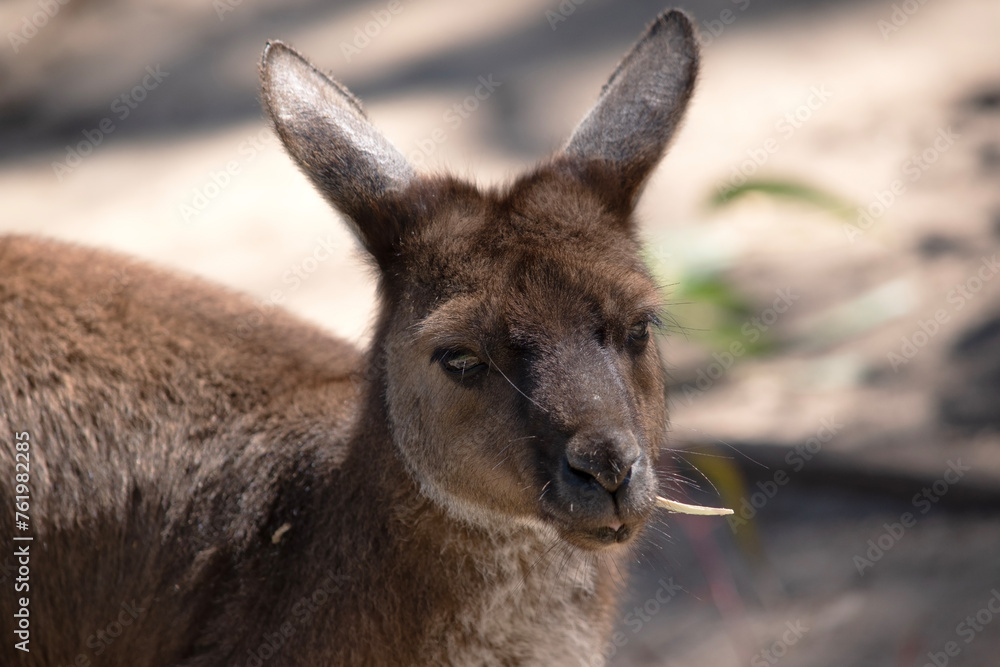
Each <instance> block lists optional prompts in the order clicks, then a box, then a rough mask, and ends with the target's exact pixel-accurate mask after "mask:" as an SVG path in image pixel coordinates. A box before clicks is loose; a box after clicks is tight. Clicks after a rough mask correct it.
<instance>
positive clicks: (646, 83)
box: [558, 10, 698, 209]
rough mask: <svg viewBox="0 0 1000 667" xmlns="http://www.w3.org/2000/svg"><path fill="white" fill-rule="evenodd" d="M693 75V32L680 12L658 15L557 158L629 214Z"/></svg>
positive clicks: (695, 62)
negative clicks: (609, 192) (593, 180)
mask: <svg viewBox="0 0 1000 667" xmlns="http://www.w3.org/2000/svg"><path fill="white" fill-rule="evenodd" d="M697 75H698V43H697V40H696V38H695V29H694V26H693V25H692V24H691V21H690V19H688V17H687V16H686V15H685V14H684V13H683V12H681V11H678V10H670V11H667V12H664V13H663V14H661V15H660V16H659V17H657V19H656V20H655V21H654V22H653V23H652V25H650V26H649V27H648V28H647V29H646V32H645V33H644V34H643V35H642V37H640V38H639V41H638V42H636V44H635V46H633V47H632V50H631V51H629V52H628V54H627V55H626V56H625V58H623V59H622V61H621V63H620V64H619V65H618V68H617V69H616V70H615V71H614V73H613V74H612V75H611V78H610V79H608V82H607V83H606V84H605V85H604V88H603V89H602V90H601V96H600V98H599V99H598V101H597V104H596V105H595V106H594V108H593V109H591V110H590V113H588V114H587V116H586V117H585V118H584V119H583V121H582V122H581V123H580V125H579V126H578V127H577V128H576V130H575V131H574V132H573V136H572V137H571V138H570V140H569V142H568V143H567V144H566V147H565V148H563V150H562V152H561V154H560V155H559V156H558V158H561V159H562V160H565V161H568V162H569V163H570V165H571V167H572V168H573V170H574V171H576V172H578V173H579V174H580V175H581V176H583V177H584V178H587V177H588V175H589V176H590V177H595V176H596V177H598V178H600V180H601V181H602V182H603V184H605V185H607V186H611V187H614V188H615V189H616V190H617V192H616V194H615V199H616V200H619V199H620V203H621V204H622V205H624V206H625V207H627V208H629V209H631V207H632V206H634V205H635V201H636V199H637V198H638V195H639V193H640V191H641V190H642V186H643V185H644V184H645V182H646V179H647V178H648V177H649V174H650V173H651V172H652V171H653V168H654V167H656V165H657V163H658V162H659V161H660V158H662V157H663V153H664V151H665V150H666V147H667V144H668V143H669V142H670V139H671V138H672V137H673V135H674V132H675V131H676V129H677V127H678V125H679V124H680V122H681V119H682V118H683V116H684V111H685V109H687V105H688V101H689V100H690V99H691V93H692V92H693V91H694V84H695V79H696V78H697ZM595 172H596V173H595Z"/></svg>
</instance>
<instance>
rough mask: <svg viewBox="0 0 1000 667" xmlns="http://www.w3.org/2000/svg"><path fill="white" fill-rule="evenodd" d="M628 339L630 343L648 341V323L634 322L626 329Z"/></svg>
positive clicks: (643, 321)
mask: <svg viewBox="0 0 1000 667" xmlns="http://www.w3.org/2000/svg"><path fill="white" fill-rule="evenodd" d="M628 339H629V342H631V343H643V342H645V341H647V340H649V321H648V320H642V321H641V322H636V323H635V324H633V325H632V326H630V327H629V329H628Z"/></svg>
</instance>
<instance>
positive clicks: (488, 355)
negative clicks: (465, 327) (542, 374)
mask: <svg viewBox="0 0 1000 667" xmlns="http://www.w3.org/2000/svg"><path fill="white" fill-rule="evenodd" d="M486 360H487V361H489V362H490V368H495V369H497V373H499V374H500V376H501V377H502V378H503V379H504V380H506V381H507V384H509V385H510V386H512V387H513V388H514V391H516V392H517V393H519V394H520V395H521V396H524V397H525V398H526V399H528V402H530V403H531V404H532V405H534V406H535V407H536V408H538V409H539V410H541V411H542V412H544V413H545V414H549V411H548V410H546V409H545V408H543V407H542V406H540V405H539V404H538V403H536V402H535V400H534V399H533V398H531V397H530V396H528V395H527V394H525V393H524V392H523V391H521V390H520V389H518V388H517V385H516V384H514V383H513V382H511V380H510V378H509V377H507V375H506V373H504V372H503V371H502V370H500V367H499V366H497V365H496V364H495V363H494V362H493V357H491V356H490V352H489V350H486Z"/></svg>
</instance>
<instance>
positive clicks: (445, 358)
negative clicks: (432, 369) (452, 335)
mask: <svg viewBox="0 0 1000 667" xmlns="http://www.w3.org/2000/svg"><path fill="white" fill-rule="evenodd" d="M434 356H435V357H437V361H438V363H440V364H441V367H442V368H444V369H445V370H446V371H447V372H448V373H451V374H452V375H460V376H463V377H464V376H467V375H471V374H473V373H478V372H479V371H481V370H483V369H484V368H486V364H485V363H484V362H483V361H481V360H480V359H479V357H477V356H476V355H474V354H472V353H471V352H469V351H468V350H441V351H439V352H437V353H435V355H434Z"/></svg>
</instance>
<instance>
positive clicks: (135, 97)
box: [0, 0, 1000, 667]
mask: <svg viewBox="0 0 1000 667" xmlns="http://www.w3.org/2000/svg"><path fill="white" fill-rule="evenodd" d="M675 4H676V5H679V6H682V7H684V8H685V9H687V10H688V11H689V12H690V13H691V14H692V15H693V16H694V17H695V19H696V21H697V23H698V24H699V29H700V31H701V42H702V51H703V69H702V75H701V79H700V83H699V87H698V91H697V94H696V96H695V99H694V102H693V104H692V106H691V108H690V110H689V113H688V116H687V121H686V124H685V126H684V127H683V129H682V131H681V132H680V134H679V136H678V137H677V139H676V141H675V143H674V145H673V147H672V150H671V152H670V154H669V156H668V157H667V159H666V160H665V161H664V163H663V165H662V166H661V167H660V169H659V170H658V171H657V173H656V174H655V176H654V177H653V179H652V182H651V183H650V185H649V187H648V189H647V191H646V193H645V196H644V198H643V200H642V204H641V207H640V212H639V213H640V219H641V221H642V225H643V234H644V238H645V240H646V244H647V253H648V260H649V262H650V265H651V267H653V270H654V271H656V272H657V274H658V275H659V276H660V278H661V279H662V281H663V284H664V289H665V294H666V297H667V300H668V301H669V303H670V308H669V311H670V316H671V320H672V322H671V327H670V332H669V334H668V335H667V336H665V337H664V338H663V339H662V340H661V341H660V344H661V345H662V346H663V349H664V353H665V356H666V358H667V359H668V365H669V371H670V375H671V378H672V387H671V392H672V399H671V404H672V420H673V447H674V448H675V451H673V452H670V456H668V457H667V458H668V459H669V461H666V462H665V464H664V475H665V477H666V475H667V473H668V472H669V473H671V474H672V475H674V476H677V477H679V478H680V479H681V480H683V481H681V482H668V485H667V487H666V488H667V489H668V490H669V493H670V494H671V495H673V496H675V497H677V498H679V499H685V498H686V499H688V500H695V501H699V502H707V503H713V504H715V503H722V504H725V505H726V506H728V507H732V508H734V509H735V510H736V514H735V515H734V516H733V517H730V518H729V519H728V520H727V519H711V518H710V519H706V518H692V517H674V516H666V517H664V519H663V520H662V522H660V523H659V525H658V526H656V528H655V529H654V530H653V531H650V534H649V537H648V539H647V540H646V542H645V544H644V545H643V547H642V548H641V549H639V550H638V551H637V552H636V554H635V558H634V563H633V577H632V580H631V585H630V588H629V598H628V601H627V603H626V604H625V605H624V607H623V609H622V610H621V622H620V627H619V630H618V632H617V633H616V634H615V637H614V642H613V644H612V646H610V647H609V649H608V654H609V657H610V661H611V663H612V664H614V665H621V666H625V665H672V666H676V667H687V666H690V667H694V666H699V667H701V666H704V665H712V666H713V667H726V666H729V665H734V666H735V665H750V666H751V667H760V666H761V665H775V664H778V663H781V664H784V665H790V666H791V665H803V666H816V667H821V666H823V667H828V666H829V665H851V666H853V667H858V666H868V665H871V666H900V667H911V666H914V667H923V666H924V665H934V666H935V667H942V666H943V665H970V666H971V665H977V666H982V665H996V664H998V658H997V657H996V656H997V655H1000V514H998V510H1000V433H998V429H1000V279H997V274H998V272H1000V263H998V260H997V255H998V251H1000V187H998V186H1000V40H998V39H997V37H996V35H997V31H998V29H1000V3H998V2H996V0H947V2H946V1H945V0H898V1H896V2H890V1H888V0H886V1H883V0H841V1H839V2H823V1H820V0H815V1H809V0H700V1H698V2H695V1H693V0H692V1H688V2H678V3H675ZM664 8H665V5H663V4H661V2H651V1H647V0H632V1H629V2H612V1H611V0H562V1H561V2H560V1H559V0H509V1H508V2H503V3H501V2H492V3H487V2H481V1H478V0H438V1H434V2H431V1H430V0H393V1H392V2H389V1H388V0H376V1H374V2H367V1H360V0H359V1H350V0H345V1H342V2H326V3H324V2H319V1H317V0H288V1H286V2H276V1H272V2H265V1H263V0H172V1H170V2H167V1H166V0H160V1H156V0H148V1H141V0H6V2H4V3H3V4H0V26H2V27H3V33H2V35H0V37H2V38H3V40H2V41H3V43H2V44H0V201H2V202H3V205H2V212H0V232H3V233H9V232H18V233H31V234H41V235H46V236H51V237H57V238H61V239H66V240H71V241H76V242H80V243H84V244H87V245H94V246H101V247H107V248H113V249H117V250H120V251H124V252H127V253H129V254H133V255H137V256H140V257H143V258H146V259H148V260H150V261H152V262H155V263H158V264H160V265H166V266H170V267H174V268H176V269H178V270H181V271H185V272H189V273H195V274H198V275H201V276H204V277H205V278H207V279H210V280H212V281H216V282H219V283H222V284H225V285H228V286H231V287H233V288H236V289H239V290H242V291H245V292H248V293H250V294H252V295H254V296H255V297H256V298H258V299H260V301H261V302H262V303H271V302H273V301H278V300H280V301H281V302H282V303H283V304H285V305H287V307H288V308H290V309H291V310H293V311H294V312H296V313H298V314H299V315H301V316H302V317H303V318H305V319H308V320H311V321H313V322H316V323H317V324H318V325H320V326H322V327H324V328H325V329H327V330H329V331H332V332H334V333H336V334H339V335H342V336H345V337H347V338H349V339H351V340H353V341H356V342H358V343H361V344H363V343H364V341H365V340H366V337H367V335H368V322H369V316H370V315H371V311H372V299H373V283H372V280H371V277H370V274H369V273H368V271H367V269H366V268H365V267H364V263H363V262H362V261H361V260H360V259H359V257H358V256H357V254H356V250H355V247H354V244H353V242H352V241H351V239H350V237H349V236H348V234H347V233H346V232H345V230H344V228H343V226H342V225H341V224H340V222H339V221H338V220H337V215H336V214H335V213H333V212H332V211H331V210H329V209H328V207H327V206H326V205H325V204H324V203H323V201H322V200H321V199H320V197H319V196H318V195H317V194H316V193H314V192H313V190H312V189H311V187H310V186H309V184H308V183H307V181H306V179H305V178H304V177H303V176H302V175H301V174H299V173H298V172H297V171H296V169H295V168H294V167H293V166H292V163H291V161H290V160H289V159H288V158H287V157H285V155H284V154H283V153H282V151H281V149H280V147H279V145H278V144H277V141H276V140H275V139H274V138H273V137H272V136H271V134H270V132H269V131H268V130H267V129H266V126H265V124H264V122H263V120H262V114H261V111H260V108H259V104H258V99H257V63H258V59H259V56H260V52H261V49H262V47H263V45H264V42H265V40H267V39H275V38H277V39H282V40H284V41H287V42H289V43H291V44H292V45H293V46H295V47H296V48H298V49H299V50H300V51H302V52H303V53H305V54H306V55H307V56H308V57H309V58H311V59H312V60H313V61H314V62H315V63H316V64H317V65H319V66H320V67H321V68H323V69H325V70H327V71H329V72H330V73H331V74H332V75H333V76H334V77H336V78H337V79H339V80H340V81H342V82H344V83H345V84H347V86H348V87H350V88H351V90H352V91H354V92H355V93H356V94H357V95H358V96H359V97H360V98H361V99H362V100H363V101H364V103H365V105H366V107H367V109H368V112H369V114H370V116H371V117H372V118H373V120H374V122H375V123H376V125H378V126H379V127H380V128H382V129H383V130H384V132H385V134H386V135H387V136H388V137H389V138H390V140H392V141H393V142H394V143H395V144H396V146H398V147H399V148H400V149H401V150H402V151H403V152H404V153H405V154H406V155H408V156H409V157H410V159H411V160H412V161H413V162H414V163H415V164H417V165H418V166H420V167H421V168H422V169H425V170H427V171H436V170H440V169H443V168H444V167H445V166H447V167H448V168H449V169H452V170H454V171H456V172H457V173H458V174H460V175H463V176H466V177H468V178H471V179H474V180H477V181H478V182H479V183H481V184H484V185H490V184H499V183H503V182H505V181H508V180H509V179H510V178H512V177H513V175H515V174H517V173H518V171H519V170H521V169H523V168H524V167H526V166H527V165H529V164H531V163H532V162H534V161H536V160H538V159H540V158H542V157H544V156H545V155H547V154H548V153H549V152H550V151H552V150H554V149H555V148H557V147H558V146H559V145H560V143H561V142H562V141H563V140H564V139H565V138H566V137H567V136H568V134H569V132H570V131H571V130H572V128H573V127H574V126H575V124H576V123H577V121H578V120H579V119H580V118H582V116H583V114H584V113H585V112H586V110H587V109H588V108H589V105H590V104H591V103H592V102H593V101H594V100H595V99H596V96H597V93H598V91H599V89H600V86H601V85H602V83H603V82H604V81H605V80H606V78H607V76H608V75H609V74H610V72H611V71H612V69H613V68H614V66H615V64H616V63H617V61H618V59H619V57H620V56H621V55H622V54H623V53H624V52H625V50H626V49H627V48H628V47H629V45H630V44H631V43H632V42H633V41H634V40H635V39H636V37H637V36H638V35H639V33H640V32H641V31H642V29H643V27H644V26H645V25H646V24H647V23H648V22H649V21H650V20H652V19H653V17H654V16H655V15H656V14H657V13H659V12H660V11H662V10H663V9H664ZM114 289H115V286H114V285H109V287H108V290H109V294H110V293H112V292H113V291H114ZM96 296H97V297H98V298H100V296H101V295H96ZM98 660H99V659H98ZM95 664H99V662H95Z"/></svg>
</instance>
